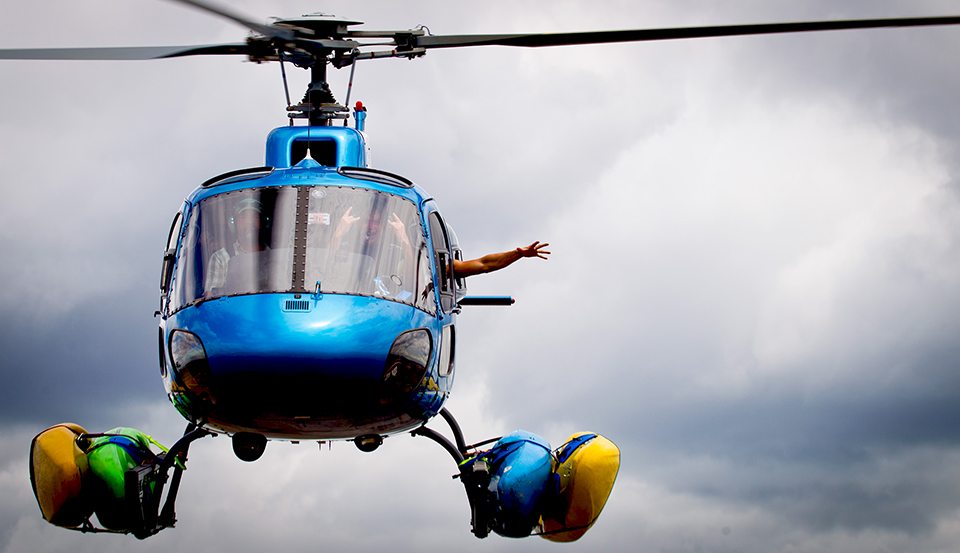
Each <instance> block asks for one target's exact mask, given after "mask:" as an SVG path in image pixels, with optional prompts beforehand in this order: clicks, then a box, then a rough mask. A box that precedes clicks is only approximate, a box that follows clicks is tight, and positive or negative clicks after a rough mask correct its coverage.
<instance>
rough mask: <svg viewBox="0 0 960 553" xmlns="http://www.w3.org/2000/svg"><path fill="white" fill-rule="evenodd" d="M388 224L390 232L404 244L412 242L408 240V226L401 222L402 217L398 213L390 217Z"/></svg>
mask: <svg viewBox="0 0 960 553" xmlns="http://www.w3.org/2000/svg"><path fill="white" fill-rule="evenodd" d="M387 224H388V225H390V230H392V231H393V233H394V234H395V235H396V236H397V238H398V239H400V240H401V241H402V242H404V243H407V242H409V241H410V239H409V238H407V226H406V225H404V224H403V221H402V220H400V217H398V216H397V214H396V213H391V214H390V217H389V218H388V219H387Z"/></svg>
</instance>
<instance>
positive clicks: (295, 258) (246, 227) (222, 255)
mask: <svg viewBox="0 0 960 553" xmlns="http://www.w3.org/2000/svg"><path fill="white" fill-rule="evenodd" d="M298 202H299V204H300V209H299V215H298V208H297V206H298ZM298 238H299V239H298ZM427 255H428V254H427V249H426V245H425V242H424V233H423V229H422V226H421V224H420V219H419V215H418V212H417V209H416V206H415V205H414V204H413V202H411V201H409V200H406V199H404V198H401V197H399V196H395V195H393V194H387V193H384V192H376V191H373V190H367V189H361V188H347V187H279V188H256V189H247V190H239V191H236V192H227V193H224V194H218V195H216V196H211V197H209V198H207V199H205V200H203V201H201V202H200V203H199V204H198V205H197V206H195V207H194V208H193V210H192V211H191V213H190V220H189V224H188V226H187V230H186V234H185V235H184V238H183V242H182V246H181V252H180V256H179V264H178V270H177V278H176V281H175V283H174V285H175V288H176V290H175V292H174V296H173V298H174V302H175V305H174V308H178V307H182V306H184V305H187V304H190V303H193V302H195V301H198V300H201V299H210V298H215V297H219V296H227V295H238V294H255V293H269V292H301V293H302V292H307V293H314V292H317V291H319V292H325V293H338V294H354V295H366V296H377V297H383V298H385V299H390V300H393V301H399V302H402V303H407V304H410V305H415V306H417V307H419V308H421V309H424V310H426V311H429V312H434V311H435V309H436V306H435V303H434V299H433V285H432V279H431V272H430V268H429V265H428V259H429V258H428V257H427Z"/></svg>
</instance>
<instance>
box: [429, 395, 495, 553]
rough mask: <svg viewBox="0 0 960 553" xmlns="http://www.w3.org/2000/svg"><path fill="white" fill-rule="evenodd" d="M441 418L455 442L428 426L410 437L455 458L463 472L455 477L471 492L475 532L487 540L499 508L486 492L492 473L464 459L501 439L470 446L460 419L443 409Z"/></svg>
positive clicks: (479, 464) (472, 521)
mask: <svg viewBox="0 0 960 553" xmlns="http://www.w3.org/2000/svg"><path fill="white" fill-rule="evenodd" d="M440 416H441V417H443V420H445V421H446V422H447V425H449V426H450V430H451V432H453V437H454V442H451V441H450V440H449V439H448V438H447V437H446V436H444V435H443V434H441V433H439V432H437V431H436V430H433V429H432V428H427V427H426V425H424V426H421V427H419V428H417V429H415V430H413V431H411V432H410V434H412V435H414V436H424V437H426V438H429V439H431V440H433V441H434V442H436V443H438V444H440V446H441V447H443V448H444V449H445V450H447V453H449V454H450V456H451V457H453V460H454V461H455V462H456V463H457V469H458V470H459V473H458V474H456V475H454V476H453V477H454V478H459V479H460V482H462V483H463V487H464V489H465V490H466V492H467V501H468V502H469V504H470V526H471V531H472V532H473V535H474V536H476V537H478V538H485V537H487V536H488V535H489V534H490V527H491V524H492V522H493V521H492V514H493V512H494V508H495V506H494V505H493V504H491V499H490V496H489V494H487V493H485V492H486V485H487V483H488V482H489V481H490V472H489V469H488V467H487V466H486V464H485V463H473V464H470V465H467V464H465V463H464V460H466V459H467V456H468V455H470V454H471V451H473V450H475V449H476V448H477V447H479V446H482V445H485V444H488V443H492V442H495V441H497V440H499V439H500V438H492V439H489V440H484V441H482V442H478V443H476V444H472V445H467V444H466V442H465V441H464V439H463V431H461V430H460V425H459V424H458V423H457V420H456V419H455V418H453V415H452V414H450V411H447V408H446V407H444V408H442V409H440ZM468 466H469V468H468Z"/></svg>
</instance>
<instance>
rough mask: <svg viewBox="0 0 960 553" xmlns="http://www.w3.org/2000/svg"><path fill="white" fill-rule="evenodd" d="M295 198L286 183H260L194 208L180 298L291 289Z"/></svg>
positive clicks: (183, 259)
mask: <svg viewBox="0 0 960 553" xmlns="http://www.w3.org/2000/svg"><path fill="white" fill-rule="evenodd" d="M296 202H297V197H296V191H295V190H294V189H292V188H260V189H252V190H241V191H238V192H229V193H226V194H220V195H218V196H213V197H211V198H208V199H206V200H204V201H203V202H201V203H200V205H199V206H197V207H196V208H194V210H193V213H192V214H191V219H190V225H189V227H188V229H187V234H186V236H185V237H184V245H183V252H182V253H181V256H180V259H181V262H180V270H179V271H178V278H177V280H179V281H180V282H179V283H177V288H178V291H179V294H178V296H179V298H180V300H181V304H186V303H190V302H192V301H195V300H197V299H200V298H211V297H216V296H225V295H232V294H248V293H255V292H283V291H289V290H291V289H292V288H293V285H292V267H293V231H294V227H295V216H296Z"/></svg>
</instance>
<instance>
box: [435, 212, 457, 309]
mask: <svg viewBox="0 0 960 553" xmlns="http://www.w3.org/2000/svg"><path fill="white" fill-rule="evenodd" d="M429 221H430V240H431V242H432V243H433V252H434V256H435V259H436V263H437V273H438V274H437V278H438V280H439V282H438V283H437V287H438V291H439V292H440V306H441V308H442V309H443V311H444V312H445V313H450V312H451V311H453V310H454V308H455V307H456V305H457V302H456V298H455V297H454V283H453V252H452V251H451V249H450V241H449V239H448V238H447V229H446V226H444V224H443V220H442V219H441V218H440V214H439V213H437V212H436V211H433V212H431V213H430V217H429Z"/></svg>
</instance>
